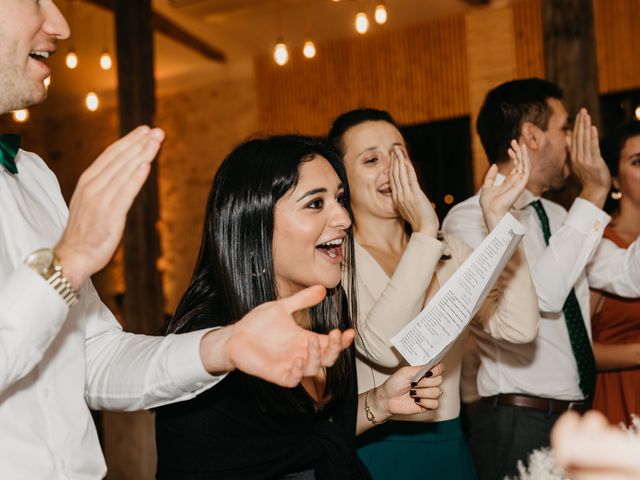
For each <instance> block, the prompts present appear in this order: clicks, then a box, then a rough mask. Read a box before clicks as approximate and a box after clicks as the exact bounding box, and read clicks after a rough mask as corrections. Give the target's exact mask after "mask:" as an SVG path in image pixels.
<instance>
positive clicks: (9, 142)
mask: <svg viewBox="0 0 640 480" xmlns="http://www.w3.org/2000/svg"><path fill="white" fill-rule="evenodd" d="M19 148H20V135H16V134H14V133H2V134H0V164H2V166H3V167H4V168H6V169H7V170H9V171H10V172H11V173H12V174H13V175H15V174H16V173H18V167H16V155H17V154H18V149H19Z"/></svg>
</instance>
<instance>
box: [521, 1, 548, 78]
mask: <svg viewBox="0 0 640 480" xmlns="http://www.w3.org/2000/svg"><path fill="white" fill-rule="evenodd" d="M513 21H514V29H515V35H516V64H517V69H516V70H517V75H518V78H529V77H539V78H544V76H545V71H544V46H543V38H542V0H521V1H517V2H514V3H513Z"/></svg>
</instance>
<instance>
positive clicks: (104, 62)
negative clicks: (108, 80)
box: [100, 52, 113, 70]
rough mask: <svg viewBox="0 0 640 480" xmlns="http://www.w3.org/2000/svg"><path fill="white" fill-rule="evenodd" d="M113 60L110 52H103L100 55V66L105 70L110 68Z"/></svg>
mask: <svg viewBox="0 0 640 480" xmlns="http://www.w3.org/2000/svg"><path fill="white" fill-rule="evenodd" d="M112 65H113V62H112V61H111V55H109V52H103V53H102V55H101V56H100V68H102V69H103V70H110V69H111V66H112Z"/></svg>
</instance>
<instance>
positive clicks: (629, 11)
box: [593, 0, 640, 93]
mask: <svg viewBox="0 0 640 480" xmlns="http://www.w3.org/2000/svg"><path fill="white" fill-rule="evenodd" d="M593 10H594V12H593V13H594V17H595V33H596V45H597V55H598V71H599V72H598V81H599V88H600V93H610V92H616V91H620V90H629V89H633V88H640V61H638V58H639V55H640V53H638V52H640V35H639V34H638V23H639V22H640V0H594V1H593Z"/></svg>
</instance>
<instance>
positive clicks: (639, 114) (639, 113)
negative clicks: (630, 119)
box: [636, 105, 640, 120]
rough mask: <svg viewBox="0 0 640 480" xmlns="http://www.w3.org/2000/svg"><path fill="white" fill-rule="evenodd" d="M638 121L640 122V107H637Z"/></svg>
mask: <svg viewBox="0 0 640 480" xmlns="http://www.w3.org/2000/svg"><path fill="white" fill-rule="evenodd" d="M636 120H640V105H638V106H637V107H636Z"/></svg>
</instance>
